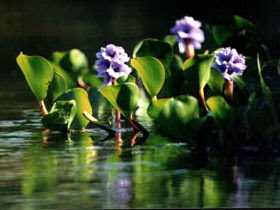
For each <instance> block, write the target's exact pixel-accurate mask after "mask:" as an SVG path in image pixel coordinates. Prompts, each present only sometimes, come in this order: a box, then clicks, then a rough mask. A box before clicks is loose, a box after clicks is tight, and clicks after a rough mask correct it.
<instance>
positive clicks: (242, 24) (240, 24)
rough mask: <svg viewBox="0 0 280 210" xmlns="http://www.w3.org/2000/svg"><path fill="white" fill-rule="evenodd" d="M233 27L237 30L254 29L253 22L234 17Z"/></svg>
mask: <svg viewBox="0 0 280 210" xmlns="http://www.w3.org/2000/svg"><path fill="white" fill-rule="evenodd" d="M233 26H234V28H235V29H236V30H242V29H247V28H253V27H254V24H253V23H252V22H251V21H249V20H247V19H245V18H243V17H241V16H238V15H234V16H233Z"/></svg>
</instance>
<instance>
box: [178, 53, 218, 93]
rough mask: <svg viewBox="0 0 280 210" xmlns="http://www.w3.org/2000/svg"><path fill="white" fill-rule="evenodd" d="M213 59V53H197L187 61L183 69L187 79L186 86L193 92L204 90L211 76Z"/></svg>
mask: <svg viewBox="0 0 280 210" xmlns="http://www.w3.org/2000/svg"><path fill="white" fill-rule="evenodd" d="M213 59H214V57H213V55H197V56H195V57H193V58H189V59H188V60H186V61H185V63H184V64H183V69H184V76H185V78H186V80H187V86H185V87H186V88H187V89H188V90H190V91H192V92H193V91H195V92H198V91H200V90H203V88H204V87H205V85H206V84H207V82H208V81H209V78H210V74H211V65H212V62H213ZM188 90H187V91H188Z"/></svg>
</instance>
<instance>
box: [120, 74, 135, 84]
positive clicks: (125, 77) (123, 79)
mask: <svg viewBox="0 0 280 210" xmlns="http://www.w3.org/2000/svg"><path fill="white" fill-rule="evenodd" d="M126 82H132V83H136V78H135V77H134V76H132V75H130V74H129V75H127V74H125V75H123V76H121V77H119V78H118V79H117V80H116V84H123V83H126Z"/></svg>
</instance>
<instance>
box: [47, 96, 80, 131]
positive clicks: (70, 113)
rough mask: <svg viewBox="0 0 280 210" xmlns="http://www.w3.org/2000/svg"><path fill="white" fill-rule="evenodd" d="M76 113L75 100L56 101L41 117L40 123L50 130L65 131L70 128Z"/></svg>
mask: <svg viewBox="0 0 280 210" xmlns="http://www.w3.org/2000/svg"><path fill="white" fill-rule="evenodd" d="M76 113H77V106H76V101H75V100H70V101H57V102H56V103H54V105H53V107H52V109H51V111H50V112H49V113H48V114H47V115H46V116H45V117H44V118H43V119H42V123H43V125H44V126H45V127H46V128H49V129H51V130H59V131H65V130H67V129H69V128H70V125H71V123H72V122H73V120H74V117H75V115H76Z"/></svg>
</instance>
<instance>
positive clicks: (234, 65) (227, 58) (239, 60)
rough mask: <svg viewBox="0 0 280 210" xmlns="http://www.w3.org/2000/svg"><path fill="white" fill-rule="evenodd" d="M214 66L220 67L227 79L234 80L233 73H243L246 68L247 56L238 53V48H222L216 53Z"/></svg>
mask: <svg viewBox="0 0 280 210" xmlns="http://www.w3.org/2000/svg"><path fill="white" fill-rule="evenodd" d="M215 58H216V60H215V61H214V63H213V66H214V67H215V68H216V69H218V70H219V71H220V72H221V73H222V75H223V77H224V78H225V79H227V80H231V81H232V80H233V75H234V74H236V75H242V74H243V71H244V70H245V69H246V65H245V57H244V56H243V55H241V54H238V53H237V51H236V49H231V48H230V47H227V48H222V49H220V50H219V51H218V52H216V53H215Z"/></svg>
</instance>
